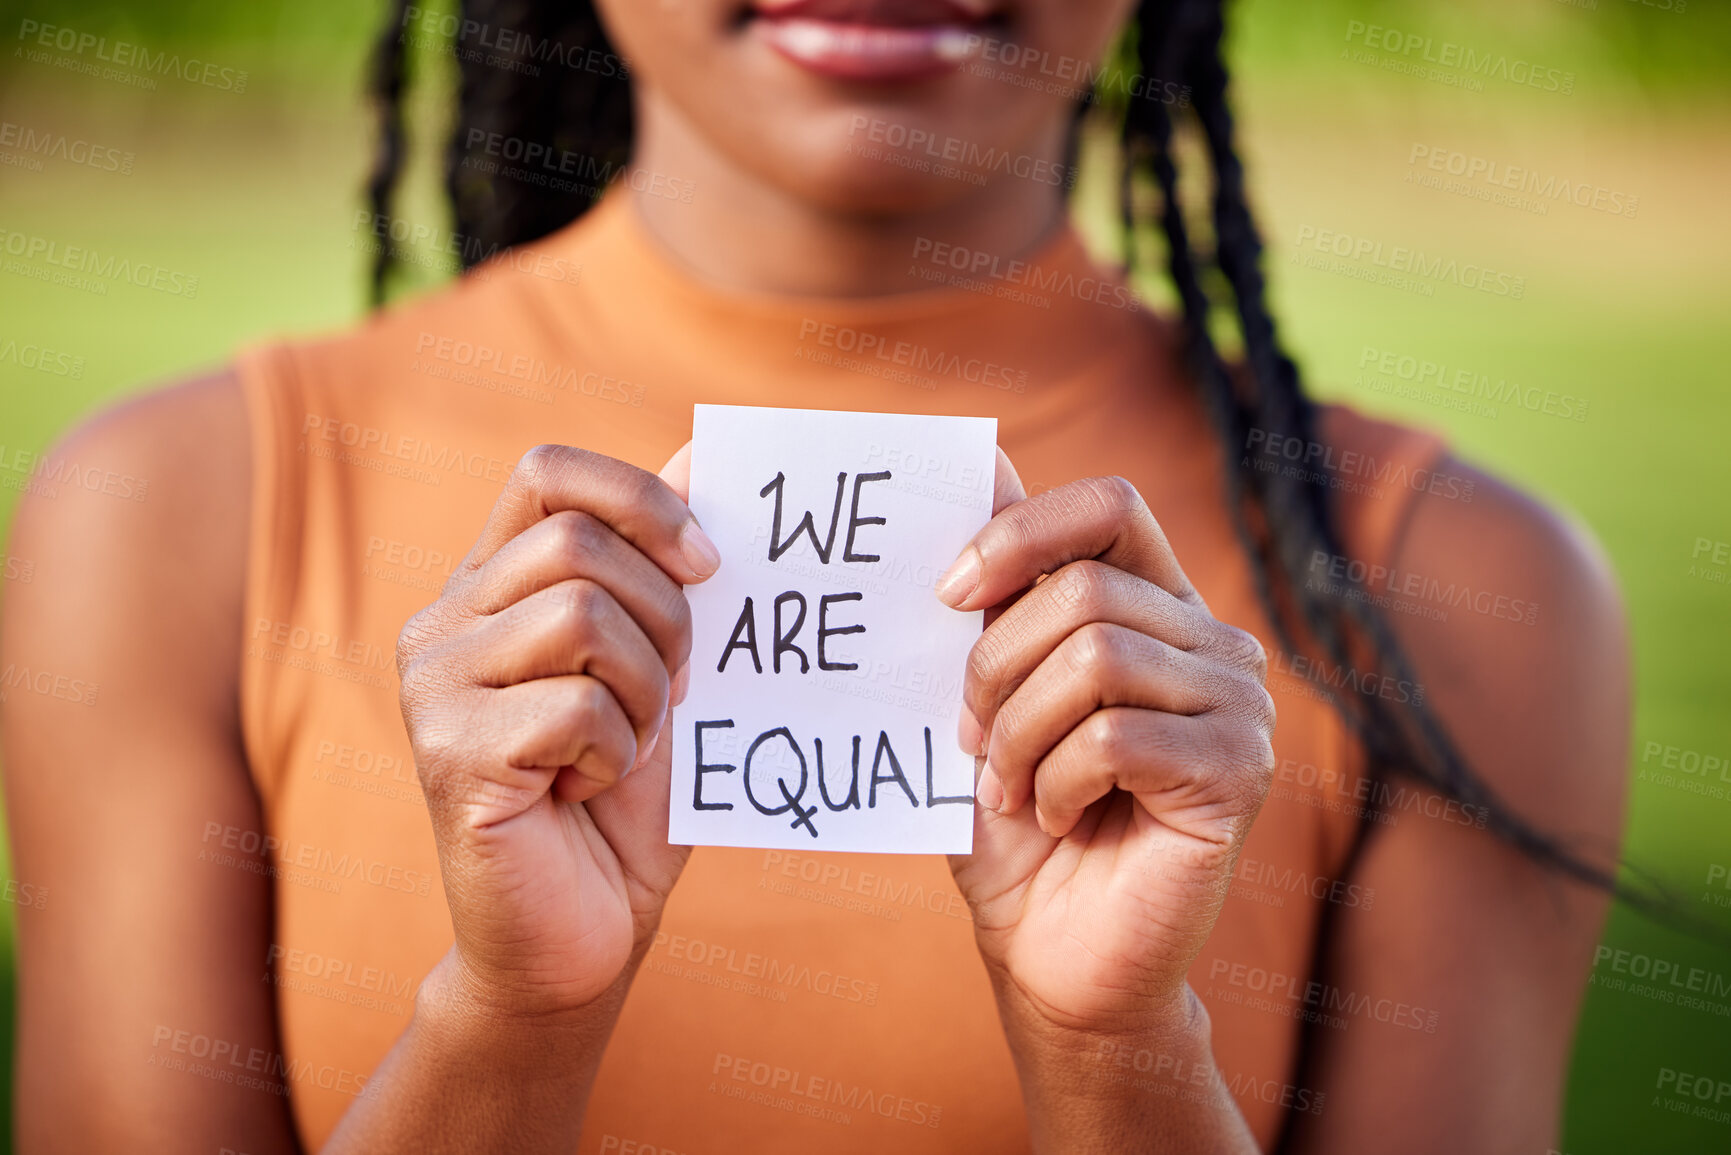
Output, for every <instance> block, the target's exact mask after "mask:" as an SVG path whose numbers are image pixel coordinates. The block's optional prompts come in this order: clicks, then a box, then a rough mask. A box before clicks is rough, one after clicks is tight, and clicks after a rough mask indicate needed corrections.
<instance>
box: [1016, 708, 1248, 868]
mask: <svg viewBox="0 0 1731 1155" xmlns="http://www.w3.org/2000/svg"><path fill="white" fill-rule="evenodd" d="M1273 765H1274V753H1273V749H1272V747H1270V746H1269V744H1268V737H1267V735H1266V734H1265V733H1261V732H1259V731H1258V730H1257V729H1256V728H1254V727H1250V726H1245V725H1238V724H1232V723H1230V722H1228V721H1226V720H1224V719H1222V718H1220V716H1218V715H1215V714H1200V715H1197V716H1194V717H1186V716H1182V715H1178V714H1164V713H1159V712H1157V711H1153V710H1138V709H1134V708H1130V707H1124V706H1115V707H1111V708H1109V709H1105V710H1099V711H1096V712H1095V713H1094V714H1092V715H1090V716H1089V717H1088V718H1087V719H1086V720H1085V721H1084V722H1083V723H1082V724H1081V725H1080V726H1077V727H1076V728H1075V729H1074V730H1072V731H1070V733H1069V734H1068V735H1067V736H1066V737H1065V738H1064V740H1063V741H1062V742H1060V743H1058V745H1057V747H1056V748H1054V749H1053V751H1052V752H1051V753H1050V754H1048V755H1047V756H1046V758H1045V760H1044V761H1042V762H1041V763H1040V766H1039V768H1038V770H1037V771H1036V772H1035V774H1034V805H1035V814H1036V817H1037V819H1038V821H1039V824H1040V828H1041V829H1042V830H1044V831H1045V832H1046V833H1048V834H1051V835H1053V836H1055V837H1062V836H1063V835H1065V834H1068V833H1069V832H1070V831H1071V830H1072V829H1073V828H1074V827H1075V825H1076V823H1077V821H1078V820H1079V819H1080V818H1081V816H1082V811H1083V810H1085V809H1087V808H1088V806H1089V805H1091V804H1092V803H1094V802H1095V801H1097V800H1099V799H1100V798H1102V797H1104V796H1105V795H1106V793H1107V792H1108V791H1110V790H1112V789H1114V788H1117V789H1120V790H1126V791H1128V792H1129V793H1131V794H1134V795H1135V796H1136V799H1137V801H1138V802H1139V803H1140V804H1141V805H1142V807H1143V809H1145V810H1147V811H1148V813H1150V814H1152V815H1153V816H1154V817H1156V818H1158V819H1159V820H1160V821H1161V822H1162V823H1164V824H1165V825H1167V826H1169V827H1171V828H1172V829H1174V830H1177V831H1179V832H1181V833H1185V834H1190V835H1193V836H1195V837H1197V838H1201V839H1204V840H1205V841H1208V842H1214V843H1219V844H1223V845H1229V844H1231V843H1232V842H1233V841H1234V840H1235V839H1236V838H1238V837H1239V836H1240V835H1241V834H1242V833H1243V831H1244V830H1245V829H1246V828H1247V827H1248V825H1249V821H1250V819H1252V818H1254V817H1255V816H1256V812H1257V810H1258V809H1259V808H1260V807H1261V804H1262V795H1263V794H1264V793H1265V792H1266V789H1267V780H1268V775H1269V773H1270V772H1271V770H1272V768H1273Z"/></svg>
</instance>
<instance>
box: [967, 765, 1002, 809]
mask: <svg viewBox="0 0 1731 1155" xmlns="http://www.w3.org/2000/svg"><path fill="white" fill-rule="evenodd" d="M974 797H975V798H977V799H978V800H979V803H980V805H981V806H984V807H985V808H986V809H987V810H990V811H992V812H994V813H998V812H1001V811H1002V810H1003V808H1004V783H1003V780H1002V779H1000V778H999V777H998V772H997V771H996V770H994V769H992V768H991V767H990V766H987V767H985V768H984V769H982V770H981V771H980V781H979V784H978V785H976V786H975V787H974Z"/></svg>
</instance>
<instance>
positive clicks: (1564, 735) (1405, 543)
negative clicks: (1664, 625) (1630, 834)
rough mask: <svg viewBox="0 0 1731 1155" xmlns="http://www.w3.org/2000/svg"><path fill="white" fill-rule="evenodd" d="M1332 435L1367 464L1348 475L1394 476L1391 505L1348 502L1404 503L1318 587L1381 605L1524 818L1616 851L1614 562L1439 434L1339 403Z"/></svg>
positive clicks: (1314, 564) (1317, 560) (1324, 573)
mask: <svg viewBox="0 0 1731 1155" xmlns="http://www.w3.org/2000/svg"><path fill="white" fill-rule="evenodd" d="M1320 427H1321V428H1322V429H1323V430H1325V431H1326V434H1325V435H1326V436H1328V437H1330V438H1335V439H1336V440H1334V441H1333V442H1332V444H1333V445H1334V447H1335V448H1336V451H1337V452H1338V453H1346V452H1349V451H1350V452H1356V453H1359V454H1361V455H1363V460H1362V461H1358V462H1353V463H1348V464H1349V468H1348V469H1346V470H1345V471H1344V472H1345V473H1347V474H1350V472H1351V470H1352V469H1357V470H1359V471H1360V472H1361V473H1364V472H1366V471H1371V470H1380V469H1383V468H1384V466H1385V464H1386V465H1387V467H1388V469H1389V473H1388V474H1386V475H1385V476H1384V477H1383V478H1382V480H1381V485H1382V486H1384V487H1385V488H1384V493H1383V495H1382V496H1381V498H1378V497H1374V496H1372V495H1369V494H1365V493H1357V494H1352V495H1350V496H1349V497H1347V498H1346V499H1345V500H1347V501H1348V502H1356V503H1358V506H1359V507H1360V508H1362V507H1363V506H1364V505H1365V504H1366V503H1371V502H1375V501H1377V500H1386V498H1387V494H1388V491H1389V488H1390V487H1400V488H1402V489H1403V490H1404V493H1403V498H1402V500H1401V501H1400V502H1399V503H1398V504H1399V506H1400V507H1401V508H1400V514H1399V517H1398V519H1396V520H1395V521H1394V522H1393V524H1392V525H1391V526H1390V527H1389V528H1388V530H1387V541H1386V544H1385V545H1384V548H1383V549H1382V550H1381V552H1380V555H1379V556H1374V557H1372V556H1367V555H1364V554H1362V553H1357V554H1355V552H1354V550H1353V549H1352V547H1351V545H1350V544H1349V545H1348V546H1347V556H1344V557H1333V556H1329V555H1327V554H1326V553H1324V554H1322V556H1318V557H1313V558H1312V559H1311V573H1310V575H1309V576H1310V577H1311V578H1312V579H1313V580H1320V581H1323V582H1328V583H1335V584H1339V585H1340V587H1341V588H1342V589H1344V588H1346V584H1345V583H1346V582H1348V581H1351V582H1353V583H1356V584H1357V585H1358V586H1360V587H1361V588H1362V589H1363V591H1364V596H1366V597H1368V598H1370V599H1372V601H1373V602H1374V603H1375V604H1376V605H1377V606H1378V608H1379V609H1380V610H1381V612H1382V614H1383V616H1384V618H1385V620H1387V621H1388V622H1389V623H1390V625H1391V626H1392V627H1393V629H1394V631H1395V634H1396V636H1397V637H1398V638H1399V639H1400V641H1401V643H1402V646H1403V648H1404V649H1405V650H1406V652H1407V654H1408V656H1409V657H1410V658H1411V660H1412V663H1413V666H1414V669H1415V671H1416V674H1417V676H1418V677H1419V678H1420V680H1421V681H1425V682H1427V683H1428V686H1427V698H1428V699H1429V700H1431V701H1433V702H1434V703H1435V705H1436V707H1437V709H1438V710H1439V712H1440V714H1441V715H1442V716H1443V717H1444V718H1445V720H1447V721H1448V722H1449V724H1450V729H1451V730H1452V731H1453V732H1454V733H1455V736H1456V738H1457V740H1458V741H1459V742H1460V744H1461V745H1462V747H1463V748H1464V750H1465V752H1466V753H1467V754H1468V755H1469V758H1470V760H1472V761H1473V762H1474V763H1475V764H1476V765H1478V766H1480V767H1481V768H1485V769H1486V770H1487V774H1486V777H1487V779H1488V781H1489V782H1490V784H1491V785H1492V787H1493V789H1495V790H1497V792H1498V793H1499V794H1501V795H1503V796H1504V798H1505V799H1506V800H1507V801H1508V802H1509V803H1510V804H1511V805H1512V806H1513V807H1514V808H1515V809H1516V811H1517V812H1523V813H1528V814H1545V815H1546V816H1547V817H1548V818H1550V819H1552V820H1555V821H1556V823H1557V825H1558V826H1559V827H1566V828H1569V829H1572V830H1574V831H1592V832H1593V833H1594V834H1598V835H1603V836H1604V837H1605V838H1606V839H1608V840H1614V838H1615V834H1616V829H1617V822H1618V818H1619V815H1620V805H1621V797H1622V778H1623V773H1622V757H1623V751H1624V748H1625V744H1626V740H1627V725H1628V716H1629V709H1628V706H1629V676H1630V671H1629V654H1628V636H1627V625H1626V622H1625V618H1624V611H1623V603H1622V597H1621V594H1620V592H1619V590H1618V586H1617V580H1616V575H1615V572H1614V570H1613V568H1612V565H1611V562H1610V559H1609V557H1608V556H1607V554H1606V552H1605V551H1604V549H1603V548H1602V547H1601V546H1600V544H1599V543H1598V541H1597V540H1596V539H1595V538H1594V536H1593V534H1592V533H1591V531H1590V530H1588V529H1587V528H1586V526H1585V525H1584V524H1583V523H1581V522H1580V521H1579V520H1578V519H1577V518H1575V517H1574V516H1572V515H1571V514H1569V513H1567V512H1566V511H1564V510H1561V509H1558V508H1556V507H1553V506H1551V505H1548V504H1546V503H1545V502H1543V501H1540V500H1539V499H1538V498H1536V497H1535V496H1533V495H1531V494H1529V493H1526V492H1524V491H1523V490H1522V489H1520V488H1519V487H1517V486H1515V485H1513V484H1511V483H1509V482H1508V481H1506V480H1504V479H1502V478H1499V477H1497V476H1495V475H1494V474H1493V473H1491V472H1489V471H1487V470H1485V469H1483V468H1480V467H1479V466H1476V465H1473V464H1470V463H1468V462H1466V461H1464V460H1462V459H1461V458H1460V457H1459V456H1457V455H1456V454H1455V453H1454V452H1453V451H1452V450H1450V448H1449V447H1448V445H1447V443H1446V441H1445V440H1444V439H1443V438H1442V437H1440V436H1438V435H1436V434H1434V433H1429V432H1426V431H1423V430H1417V429H1413V428H1411V427H1408V426H1403V425H1400V424H1397V423H1393V422H1388V421H1381V420H1376V419H1373V418H1370V417H1366V416H1364V415H1362V414H1359V413H1356V412H1354V411H1353V410H1351V409H1347V408H1344V407H1338V406H1334V407H1329V410H1328V411H1327V412H1325V414H1324V415H1323V416H1322V422H1321V425H1320ZM1372 460H1375V461H1377V464H1376V465H1374V466H1372V465H1370V464H1367V463H1368V462H1370V461H1372ZM1403 466H1404V467H1406V468H1407V476H1406V477H1405V478H1404V479H1403V478H1401V477H1400V476H1399V470H1400V469H1401V468H1402V467H1403ZM1343 520H1345V521H1348V522H1350V520H1351V519H1350V516H1349V517H1348V518H1346V519H1343ZM1360 520H1364V519H1363V518H1362V517H1361V519H1360ZM1347 536H1348V538H1349V539H1350V535H1347ZM1355 563H1356V564H1355ZM1589 784H1590V785H1589ZM1560 791H1566V792H1568V795H1569V798H1570V801H1569V802H1568V803H1567V804H1564V803H1561V802H1559V801H1558V800H1557V796H1558V792H1560Z"/></svg>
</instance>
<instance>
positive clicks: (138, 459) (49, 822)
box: [0, 375, 295, 1155]
mask: <svg viewBox="0 0 1731 1155" xmlns="http://www.w3.org/2000/svg"><path fill="white" fill-rule="evenodd" d="M54 457H55V458H56V459H58V460H59V461H61V462H63V463H64V464H65V465H66V466H67V467H69V469H70V468H74V467H75V468H76V470H77V471H78V473H77V474H76V476H77V477H78V478H80V479H82V480H83V481H84V482H85V484H79V483H77V482H76V481H74V482H71V483H68V482H67V481H65V480H62V481H60V482H58V483H50V484H48V485H46V486H44V487H42V488H40V489H39V491H38V492H36V493H34V494H30V495H27V496H26V497H25V498H24V500H23V502H22V504H21V506H20V508H19V511H18V515H17V520H16V523H15V525H14V528H13V532H12V540H11V545H10V547H9V548H10V551H11V552H12V553H13V554H15V555H16V556H18V557H19V558H21V559H23V560H25V561H28V562H29V563H31V578H30V580H29V581H28V582H13V583H12V584H11V585H10V587H9V588H8V589H7V591H6V600H5V617H4V626H3V630H4V632H3V634H0V667H12V668H14V669H21V668H27V669H28V670H29V671H30V674H31V677H32V679H33V683H32V686H33V688H32V689H29V690H26V689H25V688H24V687H23V686H22V685H17V686H16V687H15V688H13V689H10V690H9V691H8V692H7V695H6V700H5V704H4V707H3V712H0V723H3V731H0V733H3V736H4V743H5V745H4V756H5V767H6V795H7V813H8V819H9V821H10V825H11V833H12V853H13V862H14V867H13V869H14V873H15V874H16V876H17V877H18V878H19V879H21V880H23V881H27V882H30V883H32V884H33V885H34V886H35V887H38V888H45V889H46V900H45V901H44V902H43V903H42V905H41V907H40V909H37V908H34V907H24V908H22V909H20V910H19V982H20V1001H19V1020H18V1028H19V1038H18V1077H17V1088H16V1091H17V1093H16V1099H15V1101H16V1103H17V1111H18V1138H19V1141H20V1147H21V1149H22V1150H24V1151H29V1152H44V1151H122V1150H128V1151H136V1150H168V1149H171V1148H172V1149H176V1150H197V1149H205V1150H210V1151H216V1150H219V1149H221V1148H223V1147H232V1148H235V1149H244V1150H246V1151H248V1152H252V1153H254V1155H259V1153H263V1152H286V1151H293V1150H295V1142H294V1138H293V1132H292V1128H291V1126H290V1123H289V1113H288V1103H287V1100H286V1098H285V1097H283V1096H282V1095H280V1094H276V1093H272V1092H271V1091H270V1090H268V1089H266V1090H260V1089H256V1088H252V1087H247V1086H243V1085H241V1083H240V1082H239V1081H229V1080H231V1079H237V1077H238V1076H241V1075H245V1074H256V1075H257V1076H259V1081H260V1084H261V1086H265V1087H269V1086H271V1085H274V1084H276V1083H277V1082H278V1081H279V1080H277V1079H274V1078H272V1077H270V1076H269V1075H268V1074H266V1073H265V1069H266V1068H267V1067H268V1066H272V1065H273V1064H271V1062H270V1059H269V1058H267V1057H274V1056H275V1055H276V1054H277V1053H278V1043H277V1037H276V1022H275V1012H274V1004H273V999H272V988H271V987H270V985H269V984H268V983H266V982H264V981H262V979H263V976H264V975H265V973H266V972H267V970H268V967H267V966H266V963H265V955H266V951H267V949H268V946H269V941H270V922H271V915H270V911H271V895H270V882H269V880H268V879H267V878H266V876H265V875H264V874H263V873H260V872H254V871H249V870H246V869H239V868H236V867H234V866H221V865H215V864H212V863H211V862H209V861H201V858H200V853H201V851H206V852H209V851H222V852H223V853H235V854H236V856H237V858H244V857H251V856H245V855H241V854H240V853H239V852H238V851H223V843H224V841H225V838H224V834H225V833H226V832H228V831H258V830H260V829H261V826H260V816H259V803H258V798H257V796H256V794H255V793H254V791H253V789H252V785H251V781H250V779H249V777H248V774H247V770H246V762H245V758H244V756H243V754H242V750H241V742H240V727H239V719H238V712H237V698H236V681H237V674H238V668H239V655H240V620H241V595H242V583H243V578H244V569H245V551H246V531H247V520H248V519H247V497H248V481H249V472H250V465H249V459H248V458H249V455H248V448H247V438H246V421H245V414H244V409H243V405H242V401H241V396H240V391H239V387H238V385H237V383H236V382H235V380H234V379H233V378H232V377H230V376H226V375H224V376H217V377H212V378H207V379H204V380H200V381H194V382H192V383H190V384H187V385H183V386H180V387H178V388H174V389H170V390H167V391H165V392H161V393H156V394H153V395H150V396H147V397H145V398H143V399H141V400H137V401H133V402H130V403H128V404H126V405H124V406H122V407H120V408H119V409H116V410H114V411H112V412H109V413H107V414H105V415H103V416H101V417H99V418H97V419H96V420H94V421H92V422H90V423H88V424H86V425H85V426H83V427H82V428H80V429H79V430H78V431H76V432H75V433H73V434H72V435H71V436H70V437H68V438H67V439H66V440H64V441H63V442H62V443H61V444H60V445H59V446H58V447H57V448H56V449H55V450H54ZM52 472H53V471H49V473H50V474H52ZM93 475H94V476H98V477H100V478H101V482H100V483H96V484H91V482H90V479H91V478H92V476H93ZM60 476H61V477H62V478H66V477H68V476H71V475H70V474H69V473H68V472H67V471H64V470H63V471H61V474H60ZM110 481H112V482H113V483H112V484H108V482H110ZM129 494H130V495H132V496H128V495H129ZM35 687H40V688H41V690H43V691H46V692H38V691H37V689H36V688H35ZM212 831H215V832H216V834H215V835H214V836H213V835H212V833H211V832H212ZM229 841H230V843H231V845H232V843H233V842H235V841H238V839H235V840H229ZM205 857H206V858H207V859H208V858H209V857H210V855H209V854H208V853H207V854H206V856H205ZM260 864H262V859H261V860H260ZM249 1059H252V1060H254V1067H253V1070H252V1071H250V1072H249V1070H248V1062H249ZM235 1061H238V1062H239V1063H240V1066H238V1067H236V1066H234V1065H233V1064H234V1062H235Z"/></svg>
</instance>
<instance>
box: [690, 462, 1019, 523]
mask: <svg viewBox="0 0 1731 1155" xmlns="http://www.w3.org/2000/svg"><path fill="white" fill-rule="evenodd" d="M680 452H684V450H681V451H680ZM678 459H679V458H678V455H677V454H675V455H674V460H675V461H677V460H678ZM667 465H668V468H670V469H671V468H672V466H673V462H672V461H670V462H668V463H667ZM686 472H687V475H688V476H689V474H690V470H689V468H688V469H687V471H686ZM665 475H666V471H665V470H663V476H665ZM668 484H669V485H672V484H673V483H672V481H671V480H669V481H668ZM674 488H675V489H677V488H679V487H678V486H674ZM1027 496H1028V491H1027V490H1026V489H1024V488H1022V478H1021V476H1020V475H1019V474H1017V473H1016V467H1015V466H1014V465H1012V464H1010V458H1009V455H1008V454H1006V453H1005V452H1004V447H1003V446H1002V445H1000V446H998V473H997V477H996V479H995V480H994V481H993V485H992V516H993V517H996V516H997V515H998V514H1000V513H1002V512H1003V510H1004V507H1005V506H1010V505H1014V504H1016V503H1017V502H1018V501H1021V500H1022V499H1023V498H1025V497H1027Z"/></svg>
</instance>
